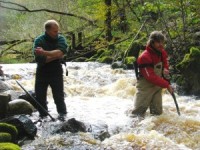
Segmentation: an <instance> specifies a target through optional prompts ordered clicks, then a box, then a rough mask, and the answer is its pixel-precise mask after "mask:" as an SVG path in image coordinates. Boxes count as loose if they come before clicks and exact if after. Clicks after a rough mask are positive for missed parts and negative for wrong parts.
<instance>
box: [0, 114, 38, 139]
mask: <svg viewBox="0 0 200 150" xmlns="http://www.w3.org/2000/svg"><path fill="white" fill-rule="evenodd" d="M0 122H4V123H8V124H12V125H14V126H15V127H16V128H17V130H18V139H22V138H24V137H28V138H31V139H33V138H34V137H35V135H36V133H37V127H36V126H35V125H34V123H33V122H32V121H31V120H30V119H29V118H28V117H27V116H26V115H19V116H13V117H9V118H5V119H3V120H0Z"/></svg>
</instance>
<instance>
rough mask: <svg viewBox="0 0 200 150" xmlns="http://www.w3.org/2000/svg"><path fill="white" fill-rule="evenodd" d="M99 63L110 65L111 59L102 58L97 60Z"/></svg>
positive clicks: (107, 57) (108, 57)
mask: <svg viewBox="0 0 200 150" xmlns="http://www.w3.org/2000/svg"><path fill="white" fill-rule="evenodd" d="M98 61H99V62H100V63H106V64H111V63H112V62H113V58H112V57H111V56H104V57H101V58H99V59H98Z"/></svg>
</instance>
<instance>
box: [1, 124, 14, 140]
mask: <svg viewBox="0 0 200 150" xmlns="http://www.w3.org/2000/svg"><path fill="white" fill-rule="evenodd" d="M0 132H6V133H9V134H10V135H11V136H12V142H15V141H16V139H17V134H18V131H17V128H16V127H15V126H13V125H11V124H7V123H0Z"/></svg>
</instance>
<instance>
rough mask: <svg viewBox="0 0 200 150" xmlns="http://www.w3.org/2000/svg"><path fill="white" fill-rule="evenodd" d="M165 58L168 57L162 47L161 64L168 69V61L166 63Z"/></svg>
mask: <svg viewBox="0 0 200 150" xmlns="http://www.w3.org/2000/svg"><path fill="white" fill-rule="evenodd" d="M167 59H168V55H167V52H166V51H165V50H164V49H163V50H162V60H163V66H164V68H166V69H167V70H169V63H168V60H167Z"/></svg>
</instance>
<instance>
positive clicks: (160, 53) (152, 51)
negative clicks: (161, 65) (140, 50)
mask: <svg viewBox="0 0 200 150" xmlns="http://www.w3.org/2000/svg"><path fill="white" fill-rule="evenodd" d="M146 50H147V51H148V52H150V53H154V54H156V55H158V56H161V55H162V52H161V51H159V50H156V49H154V48H152V47H151V46H150V45H147V46H146Z"/></svg>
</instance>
